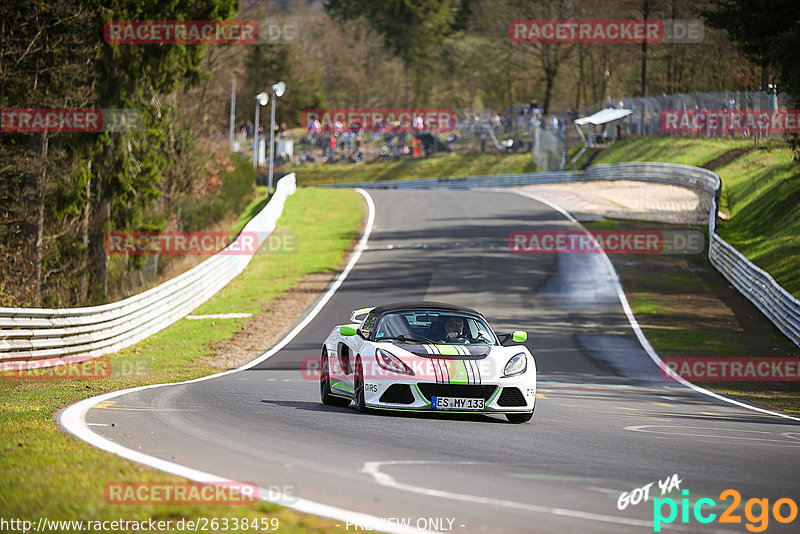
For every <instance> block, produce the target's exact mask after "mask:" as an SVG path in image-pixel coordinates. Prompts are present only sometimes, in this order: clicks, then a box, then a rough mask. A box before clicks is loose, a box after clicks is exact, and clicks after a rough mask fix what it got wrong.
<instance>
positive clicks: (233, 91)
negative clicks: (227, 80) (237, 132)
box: [228, 78, 236, 152]
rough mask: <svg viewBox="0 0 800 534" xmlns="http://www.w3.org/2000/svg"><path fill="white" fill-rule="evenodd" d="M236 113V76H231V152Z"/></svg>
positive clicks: (229, 126)
mask: <svg viewBox="0 0 800 534" xmlns="http://www.w3.org/2000/svg"><path fill="white" fill-rule="evenodd" d="M235 115H236V78H231V118H230V121H229V123H228V129H229V130H230V132H229V137H230V143H231V152H233V128H234V121H235Z"/></svg>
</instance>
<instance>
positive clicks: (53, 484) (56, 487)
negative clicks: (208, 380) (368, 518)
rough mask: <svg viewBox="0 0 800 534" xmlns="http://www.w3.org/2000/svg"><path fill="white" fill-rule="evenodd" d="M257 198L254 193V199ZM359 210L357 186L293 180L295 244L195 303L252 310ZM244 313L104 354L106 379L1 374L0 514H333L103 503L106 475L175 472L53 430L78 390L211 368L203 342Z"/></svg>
mask: <svg viewBox="0 0 800 534" xmlns="http://www.w3.org/2000/svg"><path fill="white" fill-rule="evenodd" d="M257 202H258V201H256V203H257ZM362 216H363V210H362V200H361V197H360V195H358V194H357V193H355V192H353V191H348V190H316V189H300V190H298V191H297V193H296V194H295V195H293V196H291V197H289V199H288V200H287V203H286V208H285V210H284V214H283V216H282V217H281V220H280V221H279V229H278V232H283V233H287V234H291V235H294V236H295V239H296V242H297V244H298V248H297V251H296V253H283V254H257V255H256V256H254V257H253V260H252V261H251V263H250V265H249V266H248V268H247V269H246V270H245V271H244V272H243V273H242V274H241V275H240V276H239V277H237V278H236V279H235V280H233V281H232V282H231V283H230V284H228V286H227V287H225V289H223V290H222V291H221V292H220V293H218V294H217V295H215V296H214V297H213V298H212V299H210V300H209V301H208V302H206V303H205V304H204V305H203V306H201V307H200V308H199V309H198V310H196V312H195V313H224V312H249V313H259V312H260V311H261V310H262V309H264V308H265V306H267V305H268V303H269V301H270V299H272V298H273V297H275V296H276V295H278V294H280V293H283V292H285V291H287V290H289V289H290V288H291V287H292V286H293V285H294V284H295V283H296V282H297V281H298V280H299V279H300V277H302V276H303V275H305V274H309V273H314V272H326V271H331V270H333V269H335V268H336V267H337V266H338V265H339V263H340V262H341V260H342V259H343V257H344V253H345V251H346V250H347V248H348V247H349V246H350V244H351V243H352V241H353V240H354V239H355V237H356V235H357V233H358V229H359V226H360V221H361V219H362ZM242 322H243V320H238V319H233V320H216V321H212V320H197V321H187V320H181V321H178V322H177V323H175V324H174V325H172V326H171V327H170V328H168V329H166V330H164V331H162V332H159V333H157V334H155V335H153V336H151V337H150V338H148V339H147V340H145V341H143V342H141V343H139V344H137V345H135V346H133V347H130V348H128V349H125V350H124V351H121V352H120V353H117V354H115V355H112V356H111V362H112V369H126V370H132V369H136V370H144V371H145V372H144V373H140V374H138V375H130V374H129V375H125V376H122V375H116V374H112V376H111V378H110V379H108V380H43V379H39V380H30V379H28V380H20V379H10V378H8V377H3V378H4V379H0V405H1V406H2V409H1V410H0V425H2V429H3V431H2V435H0V450H2V454H0V478H2V480H3V483H4V488H3V491H1V492H0V510H2V516H3V517H4V518H6V519H8V518H20V519H27V520H34V521H36V520H38V518H39V517H48V518H50V519H83V520H114V519H119V518H123V519H134V520H142V519H147V518H150V517H152V518H155V519H179V518H182V517H186V518H200V517H218V518H223V517H228V518H233V517H239V518H241V517H248V518H255V517H264V516H268V517H277V518H278V519H279V521H280V527H281V528H280V531H281V532H309V531H311V532H326V531H330V530H333V529H334V528H335V527H334V524H335V523H334V522H333V521H328V520H324V519H320V518H316V517H313V516H307V515H303V514H298V513H295V512H293V511H291V510H289V509H286V508H281V507H278V506H275V505H271V504H268V503H257V504H253V505H246V506H172V505H153V506H147V505H143V506H118V505H109V504H106V503H105V501H104V497H103V488H104V486H105V484H106V483H108V482H111V481H120V480H127V481H173V480H180V479H178V478H176V477H172V476H170V475H166V474H164V473H161V472H159V471H154V470H151V469H149V468H145V467H142V466H139V465H138V464H134V463H132V462H128V461H125V460H122V459H120V458H118V457H116V456H112V455H110V454H108V453H105V452H103V451H100V450H98V449H95V448H94V447H92V446H90V445H88V444H86V443H84V442H82V441H80V440H78V439H76V438H74V437H72V436H70V435H68V434H66V433H64V432H62V431H61V430H59V428H58V425H57V423H56V421H55V420H54V419H53V414H54V412H55V411H56V410H58V409H60V408H62V407H64V406H66V405H69V404H72V403H74V402H77V401H79V400H81V399H84V398H87V397H91V396H94V395H99V394H101V393H105V392H109V391H115V390H119V389H124V388H128V387H133V386H139V385H144V384H153V383H163V382H173V381H180V380H188V379H192V378H197V377H200V376H204V375H208V374H211V373H214V372H218V371H219V370H218V369H216V368H213V367H211V366H209V365H208V364H207V362H208V356H210V355H211V353H212V351H211V348H210V345H211V344H212V343H214V342H217V341H220V340H223V339H225V338H228V337H230V336H231V335H233V334H234V333H235V332H236V331H237V330H238V329H239V328H240V326H241V324H242Z"/></svg>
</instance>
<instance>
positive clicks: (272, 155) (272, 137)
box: [267, 86, 277, 194]
mask: <svg viewBox="0 0 800 534" xmlns="http://www.w3.org/2000/svg"><path fill="white" fill-rule="evenodd" d="M276 100H277V98H275V87H274V86H273V88H272V110H271V113H270V115H271V117H270V121H269V181H268V182H267V185H268V186H267V192H268V193H269V194H272V165H273V164H274V163H275V101H276Z"/></svg>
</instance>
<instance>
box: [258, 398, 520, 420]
mask: <svg viewBox="0 0 800 534" xmlns="http://www.w3.org/2000/svg"><path fill="white" fill-rule="evenodd" d="M261 402H263V403H264V404H270V405H273V406H282V407H284V408H295V409H298V410H305V411H309V412H338V413H343V414H344V413H349V414H352V415H353V417H369V416H371V415H380V416H382V417H400V418H408V419H438V420H450V421H472V422H475V423H506V424H508V422H507V421H506V420H505V417H503V416H501V415H498V416H496V417H495V416H491V417H490V416H487V415H480V414H475V415H471V414H457V413H454V414H448V413H439V412H431V413H423V412H403V411H396V412H395V411H390V410H375V411H371V412H367V413H366V414H360V413H358V412H357V411H356V410H355V408H353V407H346V408H339V407H336V406H326V405H324V404H322V403H321V402H308V401H284V400H271V399H264V400H262V401H261ZM500 417H503V418H502V419H500Z"/></svg>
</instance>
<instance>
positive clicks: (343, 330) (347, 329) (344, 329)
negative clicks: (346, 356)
mask: <svg viewBox="0 0 800 534" xmlns="http://www.w3.org/2000/svg"><path fill="white" fill-rule="evenodd" d="M339 333H340V334H341V335H343V336H354V335H356V333H357V330H356V328H355V327H354V326H350V325H348V324H346V325H343V326H340V327H339Z"/></svg>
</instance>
